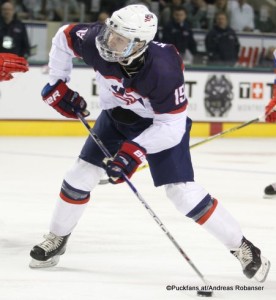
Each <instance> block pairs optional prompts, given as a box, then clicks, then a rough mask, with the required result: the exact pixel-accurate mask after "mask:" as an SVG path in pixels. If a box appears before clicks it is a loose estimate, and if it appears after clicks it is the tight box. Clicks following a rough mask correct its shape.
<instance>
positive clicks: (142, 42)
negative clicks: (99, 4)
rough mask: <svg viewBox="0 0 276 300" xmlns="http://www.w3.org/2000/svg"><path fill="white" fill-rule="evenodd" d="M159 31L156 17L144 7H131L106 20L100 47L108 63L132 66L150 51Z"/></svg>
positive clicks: (99, 41)
mask: <svg viewBox="0 0 276 300" xmlns="http://www.w3.org/2000/svg"><path fill="white" fill-rule="evenodd" d="M156 31H157V17H156V15H155V14H153V13H152V12H150V11H149V10H148V8H147V7H146V6H144V5H138V4H137V5H128V6H126V7H124V8H121V9H119V10H117V11H115V12H114V13H113V14H112V16H111V17H110V18H108V19H107V20H106V22H105V26H103V28H102V30H101V31H100V33H99V35H98V36H97V37H96V46H97V49H98V51H99V53H100V56H101V57H102V58H103V59H104V60H106V61H109V62H120V63H122V64H124V65H129V64H130V63H131V62H132V61H133V59H135V58H136V57H139V56H140V55H141V54H142V53H143V52H144V51H145V50H146V49H147V45H148V43H149V42H150V41H152V40H153V38H154V36H155V34H156Z"/></svg>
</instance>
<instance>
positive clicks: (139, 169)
mask: <svg viewBox="0 0 276 300" xmlns="http://www.w3.org/2000/svg"><path fill="white" fill-rule="evenodd" d="M272 111H273V108H272V109H271V111H270V112H269V113H268V114H266V115H263V116H260V117H258V118H255V119H253V120H250V121H247V122H244V123H242V124H240V125H237V126H235V127H232V128H229V129H227V130H224V131H222V132H219V133H217V134H215V135H212V136H209V137H208V138H206V139H204V140H201V141H199V142H197V143H195V144H193V145H190V149H193V148H195V147H197V146H200V145H203V144H206V143H208V142H211V141H212V140H214V139H217V138H219V137H222V136H224V135H226V134H229V133H231V132H234V131H236V130H239V129H241V128H244V127H246V126H248V125H250V124H253V123H257V122H259V121H261V120H264V119H265V118H266V117H267V116H268V115H269V114H270V113H271V112H272ZM148 167H149V165H148V164H144V165H143V166H141V167H139V168H138V169H137V171H136V172H139V171H142V170H144V169H146V168H148ZM105 183H107V182H103V183H101V184H105Z"/></svg>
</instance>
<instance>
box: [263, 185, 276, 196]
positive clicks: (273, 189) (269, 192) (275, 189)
mask: <svg viewBox="0 0 276 300" xmlns="http://www.w3.org/2000/svg"><path fill="white" fill-rule="evenodd" d="M263 197H264V198H265V199H272V198H275V199H276V183H273V184H270V185H268V186H267V187H266V188H265V190H264V196H263Z"/></svg>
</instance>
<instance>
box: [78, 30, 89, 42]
mask: <svg viewBox="0 0 276 300" xmlns="http://www.w3.org/2000/svg"><path fill="white" fill-rule="evenodd" d="M87 31H88V28H85V29H81V30H78V31H77V32H76V35H77V36H78V37H79V38H80V39H82V40H83V38H84V36H85V35H86V33H87Z"/></svg>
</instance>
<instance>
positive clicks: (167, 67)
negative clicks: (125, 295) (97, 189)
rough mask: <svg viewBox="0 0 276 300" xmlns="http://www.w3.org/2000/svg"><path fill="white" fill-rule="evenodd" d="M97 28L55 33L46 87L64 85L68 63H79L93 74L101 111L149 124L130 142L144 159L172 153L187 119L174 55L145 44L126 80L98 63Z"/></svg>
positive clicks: (115, 66) (117, 69) (112, 66)
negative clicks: (118, 111)
mask: <svg viewBox="0 0 276 300" xmlns="http://www.w3.org/2000/svg"><path fill="white" fill-rule="evenodd" d="M101 26H102V25H100V24H98V23H92V24H77V25H67V26H63V27H62V28H60V30H59V31H58V32H57V34H56V36H55V37H54V39H53V44H52V48H51V51H50V60H49V68H50V84H54V83H55V82H56V81H57V80H58V79H62V80H66V81H69V80H70V73H71V70H72V58H73V57H79V58H82V59H83V61H84V62H85V63H86V64H87V65H88V66H91V67H92V68H94V70H95V72H96V80H97V83H98V86H99V101H100V107H101V108H102V109H103V110H108V109H112V108H115V107H122V108H124V109H129V110H132V111H133V112H134V113H136V114H137V115H139V116H140V117H142V118H152V119H153V125H152V126H150V127H149V128H147V129H146V130H145V131H144V132H143V133H142V134H140V135H139V136H138V137H136V138H135V139H134V141H135V142H136V143H138V144H140V145H141V146H142V147H144V148H145V149H146V150H147V153H156V152H160V151H162V150H165V149H168V148H171V147H174V146H175V145H177V144H178V143H180V141H181V139H182V137H183V135H184V133H185V126H186V118H187V116H186V108H187V98H186V96H185V92H184V76H183V62H182V59H181V58H180V56H179V55H178V53H177V51H176V49H175V48H174V46H172V45H166V44H161V43H156V42H150V43H149V45H148V49H147V50H146V52H145V64H144V66H143V67H142V68H141V69H140V70H139V72H138V73H137V74H135V76H133V77H132V78H128V77H127V76H126V75H125V73H124V72H123V70H122V66H121V65H120V64H119V63H112V62H107V61H105V60H104V59H103V58H101V56H100V54H99V52H98V50H97V48H96V44H95V39H96V36H97V34H98V33H99V31H100V29H101ZM80 93H81V91H80Z"/></svg>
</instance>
